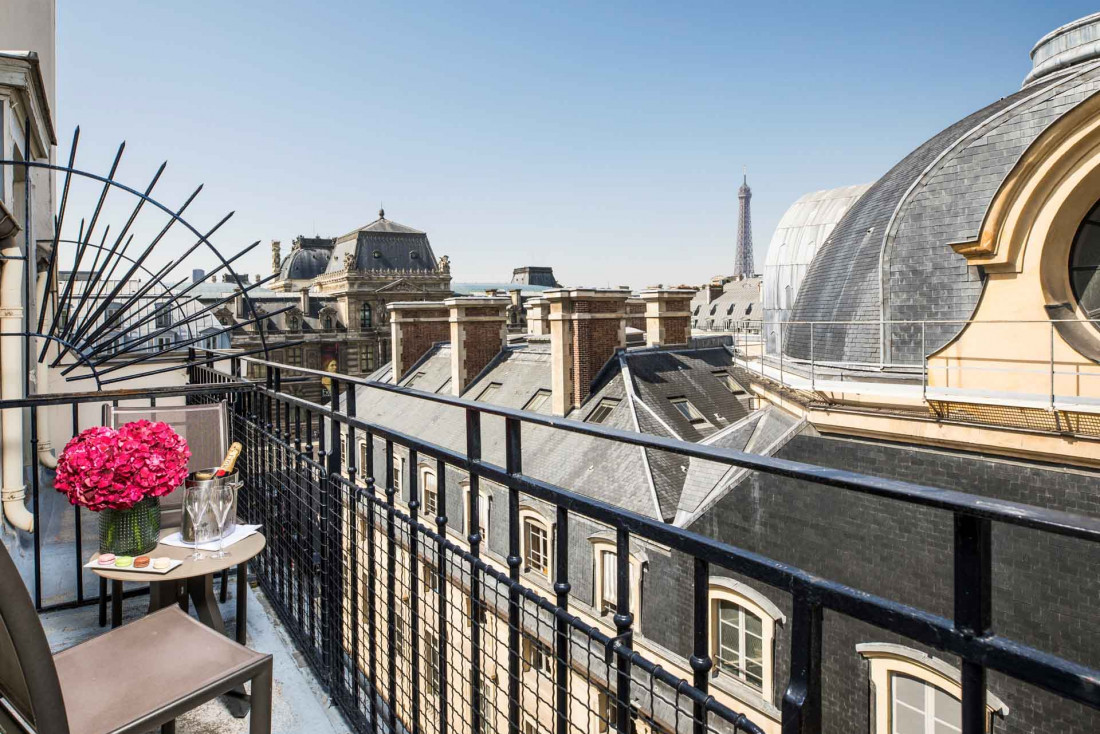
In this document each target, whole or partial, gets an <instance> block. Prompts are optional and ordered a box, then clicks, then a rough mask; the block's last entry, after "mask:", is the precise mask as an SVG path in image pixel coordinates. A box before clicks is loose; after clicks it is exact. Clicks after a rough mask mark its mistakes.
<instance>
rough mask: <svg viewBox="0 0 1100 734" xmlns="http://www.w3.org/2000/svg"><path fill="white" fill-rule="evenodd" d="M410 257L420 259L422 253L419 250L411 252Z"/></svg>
mask: <svg viewBox="0 0 1100 734" xmlns="http://www.w3.org/2000/svg"><path fill="white" fill-rule="evenodd" d="M409 257H411V258H412V259H413V260H419V259H420V253H419V252H410V253H409Z"/></svg>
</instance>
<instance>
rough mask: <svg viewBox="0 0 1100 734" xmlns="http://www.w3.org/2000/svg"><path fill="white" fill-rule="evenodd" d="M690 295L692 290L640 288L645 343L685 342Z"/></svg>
mask: <svg viewBox="0 0 1100 734" xmlns="http://www.w3.org/2000/svg"><path fill="white" fill-rule="evenodd" d="M694 295H695V293H694V292H693V291H690V290H683V289H677V288H653V289H651V290H646V291H642V298H641V300H642V302H643V303H645V325H646V326H645V330H646V344H647V345H648V346H651V347H655V346H672V345H680V344H687V343H688V341H689V340H690V338H691V299H692V297H693V296H694Z"/></svg>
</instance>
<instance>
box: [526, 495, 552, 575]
mask: <svg viewBox="0 0 1100 734" xmlns="http://www.w3.org/2000/svg"><path fill="white" fill-rule="evenodd" d="M519 522H520V536H519V537H520V543H521V544H522V548H521V553H522V558H523V570H524V571H526V572H528V573H537V574H540V575H541V576H543V577H544V578H547V579H549V578H550V548H551V542H552V538H553V532H552V531H551V527H550V523H548V522H547V521H546V519H545V518H544V517H543V516H542V515H540V514H539V513H538V512H537V511H535V510H533V509H530V508H523V509H521V510H520V511H519Z"/></svg>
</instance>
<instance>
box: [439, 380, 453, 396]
mask: <svg viewBox="0 0 1100 734" xmlns="http://www.w3.org/2000/svg"><path fill="white" fill-rule="evenodd" d="M450 391H451V378H450V377H448V378H447V381H446V382H444V383H443V384H442V385H440V386H439V389H438V390H436V391H435V392H436V394H439V393H445V392H450Z"/></svg>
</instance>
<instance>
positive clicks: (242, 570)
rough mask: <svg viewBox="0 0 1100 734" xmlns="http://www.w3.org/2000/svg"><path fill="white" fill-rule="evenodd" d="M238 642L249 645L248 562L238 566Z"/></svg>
mask: <svg viewBox="0 0 1100 734" xmlns="http://www.w3.org/2000/svg"><path fill="white" fill-rule="evenodd" d="M237 642H239V643H241V644H242V645H247V644H248V561H245V562H244V563H240V564H238V565H237Z"/></svg>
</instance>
